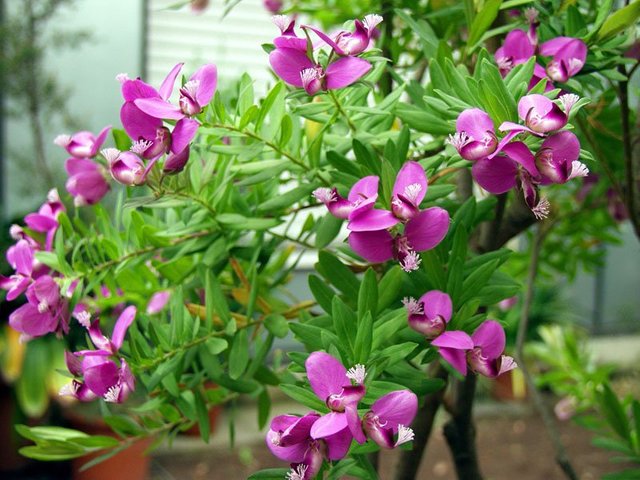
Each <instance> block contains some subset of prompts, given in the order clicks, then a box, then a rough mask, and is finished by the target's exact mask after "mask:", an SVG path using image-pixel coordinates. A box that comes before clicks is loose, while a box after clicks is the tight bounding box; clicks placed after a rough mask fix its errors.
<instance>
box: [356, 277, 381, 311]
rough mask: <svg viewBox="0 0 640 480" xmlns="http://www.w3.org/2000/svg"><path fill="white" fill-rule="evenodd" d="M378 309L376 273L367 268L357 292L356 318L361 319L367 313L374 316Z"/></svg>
mask: <svg viewBox="0 0 640 480" xmlns="http://www.w3.org/2000/svg"><path fill="white" fill-rule="evenodd" d="M377 308H378V279H377V278H376V272H375V271H374V270H373V269H372V268H369V269H367V271H366V272H365V274H364V277H363V278H362V283H361V284H360V291H359V292H358V318H362V317H363V316H364V315H365V314H366V313H367V312H370V313H371V315H375V313H376V311H377Z"/></svg>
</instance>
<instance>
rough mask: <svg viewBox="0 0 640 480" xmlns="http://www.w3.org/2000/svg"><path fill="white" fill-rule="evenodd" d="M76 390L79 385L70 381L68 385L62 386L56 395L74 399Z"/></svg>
mask: <svg viewBox="0 0 640 480" xmlns="http://www.w3.org/2000/svg"><path fill="white" fill-rule="evenodd" d="M78 388H80V384H78V383H77V382H75V381H73V380H72V381H71V382H70V383H67V384H66V385H63V386H62V388H61V389H60V391H59V392H58V395H59V396H61V397H75V396H76V394H77V393H78Z"/></svg>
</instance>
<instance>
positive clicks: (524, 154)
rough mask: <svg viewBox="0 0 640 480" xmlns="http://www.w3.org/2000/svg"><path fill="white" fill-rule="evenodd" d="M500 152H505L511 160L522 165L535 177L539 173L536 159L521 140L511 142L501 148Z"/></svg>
mask: <svg viewBox="0 0 640 480" xmlns="http://www.w3.org/2000/svg"><path fill="white" fill-rule="evenodd" d="M502 152H503V153H504V154H506V155H507V156H508V157H509V158H511V159H512V160H515V161H516V162H517V163H519V164H520V165H522V166H523V167H524V168H525V169H526V170H527V171H528V172H529V174H530V175H531V176H533V177H537V176H539V175H540V172H538V168H537V167H536V160H535V157H534V156H533V153H531V150H529V147H527V145H525V144H524V143H522V142H512V143H510V144H508V145H505V147H504V148H503V149H502Z"/></svg>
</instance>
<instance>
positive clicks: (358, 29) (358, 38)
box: [302, 13, 383, 56]
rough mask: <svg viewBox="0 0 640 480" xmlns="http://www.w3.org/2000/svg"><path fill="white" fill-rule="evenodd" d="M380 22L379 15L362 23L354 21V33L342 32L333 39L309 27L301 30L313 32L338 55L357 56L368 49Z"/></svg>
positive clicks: (381, 19) (373, 15)
mask: <svg viewBox="0 0 640 480" xmlns="http://www.w3.org/2000/svg"><path fill="white" fill-rule="evenodd" d="M382 21H383V18H382V17H381V16H380V15H377V14H373V13H372V14H369V15H367V16H365V17H364V19H363V20H362V21H360V20H357V19H356V20H355V22H354V23H355V31H354V32H349V31H346V30H342V31H340V32H339V33H338V34H337V35H336V36H335V39H332V38H331V37H330V36H329V35H327V34H326V33H324V32H322V31H320V30H318V29H316V28H313V27H310V26H303V27H302V28H305V29H309V30H311V31H313V32H315V33H316V34H317V35H318V36H319V37H320V38H321V39H322V40H323V41H324V42H325V43H326V44H327V45H329V46H330V47H331V48H333V50H334V51H335V52H336V53H337V54H338V55H343V56H344V55H358V54H359V53H362V52H364V51H365V50H366V49H367V48H368V47H369V44H370V42H371V39H372V37H373V34H374V32H375V29H376V27H377V26H378V24H380V22H382Z"/></svg>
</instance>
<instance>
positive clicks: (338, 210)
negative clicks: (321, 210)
mask: <svg viewBox="0 0 640 480" xmlns="http://www.w3.org/2000/svg"><path fill="white" fill-rule="evenodd" d="M379 181H380V179H379V178H378V177H376V176H374V175H370V176H367V177H364V178H361V179H360V180H358V181H357V182H356V183H354V184H353V187H351V190H349V195H347V198H346V199H345V198H342V197H341V196H340V195H339V194H338V191H337V190H336V189H335V188H327V187H321V188H317V189H316V190H314V191H313V196H314V197H315V198H316V200H318V201H319V202H322V203H324V204H325V206H326V207H327V209H328V210H329V212H330V213H331V214H332V215H333V216H334V217H338V218H342V219H349V220H351V219H352V218H356V217H358V216H359V215H361V214H363V213H366V212H368V211H369V210H371V209H372V208H373V206H374V204H375V203H376V200H377V199H378V183H379Z"/></svg>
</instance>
